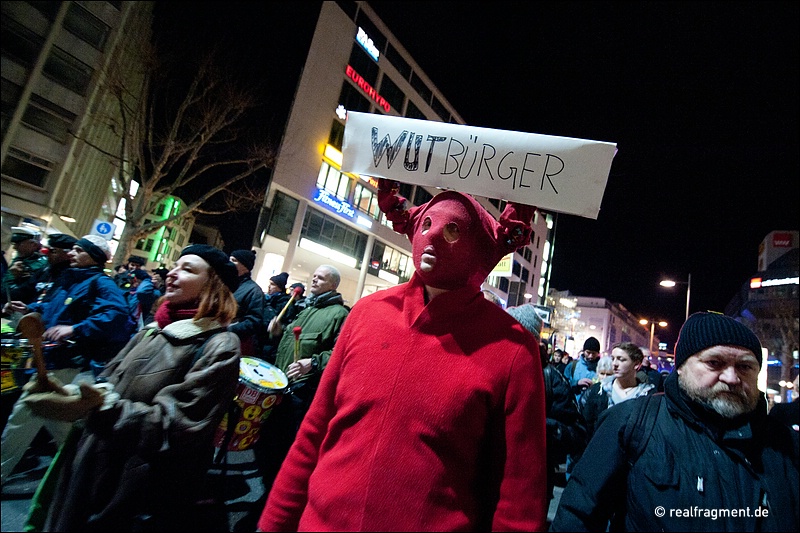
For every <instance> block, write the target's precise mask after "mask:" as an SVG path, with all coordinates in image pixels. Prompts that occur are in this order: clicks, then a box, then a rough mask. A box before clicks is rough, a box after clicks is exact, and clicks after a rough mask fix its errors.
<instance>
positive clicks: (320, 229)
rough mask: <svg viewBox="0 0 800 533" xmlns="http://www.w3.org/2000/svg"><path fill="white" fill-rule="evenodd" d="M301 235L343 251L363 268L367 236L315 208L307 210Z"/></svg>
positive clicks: (358, 266)
mask: <svg viewBox="0 0 800 533" xmlns="http://www.w3.org/2000/svg"><path fill="white" fill-rule="evenodd" d="M301 235H302V236H303V237H305V238H307V239H309V240H312V241H314V242H316V243H318V244H322V245H324V246H327V247H328V248H330V249H332V250H335V251H337V252H341V253H343V254H345V255H347V256H350V257H352V258H353V259H355V261H356V266H355V268H361V262H362V260H363V259H364V250H365V249H366V248H367V236H366V235H364V234H363V233H361V232H359V231H356V230H354V229H352V228H350V227H349V226H346V225H344V224H342V223H341V222H339V221H337V220H336V219H334V218H333V217H329V216H328V215H325V214H323V213H320V212H319V211H316V210H314V209H309V210H307V211H306V216H305V218H304V219H303V229H302V232H301Z"/></svg>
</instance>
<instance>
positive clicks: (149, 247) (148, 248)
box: [144, 239, 155, 252]
mask: <svg viewBox="0 0 800 533" xmlns="http://www.w3.org/2000/svg"><path fill="white" fill-rule="evenodd" d="M154 244H155V241H154V240H153V239H147V244H145V245H144V251H145V252H149V251H151V250H152V249H153V245H154Z"/></svg>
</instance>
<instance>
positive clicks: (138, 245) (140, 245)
mask: <svg viewBox="0 0 800 533" xmlns="http://www.w3.org/2000/svg"><path fill="white" fill-rule="evenodd" d="M135 248H136V249H137V250H142V249H144V239H139V240H138V241H136V246H135Z"/></svg>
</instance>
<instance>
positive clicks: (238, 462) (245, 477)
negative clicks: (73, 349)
mask: <svg viewBox="0 0 800 533" xmlns="http://www.w3.org/2000/svg"><path fill="white" fill-rule="evenodd" d="M48 437H49V435H48V434H47V432H46V431H42V432H41V433H40V434H39V436H38V437H37V438H36V440H35V441H34V443H33V445H32V446H31V448H29V449H28V451H27V453H26V455H25V457H24V458H23V460H22V461H20V464H19V465H18V466H17V468H16V469H15V470H14V472H13V473H12V475H11V476H10V477H9V479H8V481H7V482H6V484H5V485H3V487H2V495H0V515H1V517H0V521H1V522H2V531H3V532H6V531H8V532H12V531H23V527H24V525H25V521H26V520H27V518H28V510H29V508H30V504H31V499H32V498H33V494H34V492H36V487H38V485H39V481H40V480H41V479H42V477H43V476H44V473H45V471H46V470H47V467H48V466H49V465H50V462H51V461H52V460H53V457H55V454H56V445H55V443H54V442H53V441H52V440H51V439H49V438H48ZM223 466H224V465H215V466H214V467H212V468H211V470H209V475H208V486H209V487H210V490H209V491H208V496H209V498H208V499H207V500H204V501H201V502H199V503H198V505H197V516H196V521H197V525H196V527H193V528H189V529H191V530H193V531H217V532H221V531H255V527H256V524H255V517H256V516H257V514H258V513H259V512H260V509H255V507H256V504H255V503H254V502H256V501H257V500H258V499H259V498H260V497H261V496H262V495H263V492H264V489H263V485H262V483H261V478H260V476H259V475H258V473H257V470H256V463H255V458H254V456H253V452H252V450H244V451H240V452H228V464H227V470H226V471H225V472H224V473H223V468H222V467H223ZM212 493H215V494H216V495H217V496H219V497H218V498H216V499H214V498H213V496H214V494H212ZM254 510H255V511H256V512H255V513H253V511H254Z"/></svg>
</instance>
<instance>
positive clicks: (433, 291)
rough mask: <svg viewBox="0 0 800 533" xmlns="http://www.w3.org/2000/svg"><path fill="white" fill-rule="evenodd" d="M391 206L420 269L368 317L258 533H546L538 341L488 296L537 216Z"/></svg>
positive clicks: (462, 202) (331, 370)
mask: <svg viewBox="0 0 800 533" xmlns="http://www.w3.org/2000/svg"><path fill="white" fill-rule="evenodd" d="M378 202H379V206H380V208H381V210H382V211H383V212H384V213H386V215H387V218H388V219H389V220H391V221H392V222H393V227H394V229H395V231H398V232H400V233H404V234H406V236H407V237H408V238H409V239H410V240H411V244H412V249H413V257H414V266H415V267H416V271H415V272H414V275H413V276H412V278H411V280H410V281H409V282H408V283H404V284H401V285H398V286H396V287H392V288H389V289H386V290H383V291H378V292H376V293H374V294H371V295H369V296H366V297H364V298H362V299H360V300H359V301H358V302H357V303H356V304H355V305H354V306H353V309H352V311H351V313H350V315H349V317H348V319H347V321H346V322H345V323H344V327H343V328H342V331H341V334H340V335H339V339H338V340H337V342H336V346H335V348H334V350H333V354H332V355H331V358H330V360H329V362H328V366H327V367H326V368H325V372H324V373H323V374H322V379H321V382H320V385H319V389H318V391H317V394H316V396H315V397H314V401H313V402H312V404H311V408H310V410H309V411H308V413H307V414H306V416H305V418H304V419H303V423H302V426H301V427H300V431H299V433H298V435H297V439H296V440H295V442H294V444H293V445H292V448H291V450H290V451H289V455H288V456H287V457H286V460H285V461H284V462H283V465H282V467H281V470H280V472H279V474H278V477H277V478H276V480H275V483H274V485H273V486H272V491H271V492H270V494H269V499H268V501H267V505H266V507H265V509H264V512H263V514H262V515H261V520H260V521H259V524H258V525H259V529H260V530H261V531H488V530H494V531H512V530H515V531H540V530H542V529H543V528H544V526H545V520H546V516H547V498H546V496H545V494H546V487H547V474H546V465H547V459H546V454H545V410H544V382H543V378H542V366H541V361H540V358H539V353H538V351H539V350H538V343H537V342H536V340H535V339H534V337H533V335H531V334H530V333H529V332H528V331H526V330H525V328H523V326H522V325H521V324H520V323H519V322H517V321H516V320H515V319H514V318H513V317H512V316H511V315H509V314H508V313H506V312H505V311H503V309H501V308H500V307H498V306H497V305H495V304H493V303H492V302H490V301H488V300H487V299H486V298H484V296H483V294H482V293H481V283H482V282H483V280H484V279H485V278H486V276H487V275H488V274H489V272H490V271H491V270H492V268H493V267H494V266H495V265H496V264H497V263H498V261H499V260H500V259H501V258H502V257H503V256H504V255H505V254H506V253H508V252H511V251H513V250H516V249H517V248H518V247H520V246H523V245H525V244H527V243H528V242H529V241H530V233H531V228H530V221H531V218H532V217H533V214H534V211H535V208H533V207H529V206H519V205H514V204H508V206H507V208H506V210H505V211H504V213H503V215H502V216H501V218H500V221H499V222H498V221H496V220H494V218H492V216H491V215H490V214H489V213H488V212H487V211H486V210H485V209H484V208H483V206H481V205H480V204H479V203H478V202H476V201H475V200H474V199H473V198H471V197H469V196H467V195H464V194H460V193H457V192H454V191H445V192H442V193H439V194H438V195H436V196H434V197H433V199H432V200H430V201H429V202H428V203H426V204H423V205H421V206H417V207H414V208H412V209H410V210H406V209H405V205H406V202H405V199H403V198H402V197H400V196H398V195H397V185H396V184H393V183H392V182H386V181H385V180H381V182H380V188H379V196H378ZM305 312H306V311H303V312H302V313H301V314H300V317H302V316H303V313H305Z"/></svg>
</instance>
